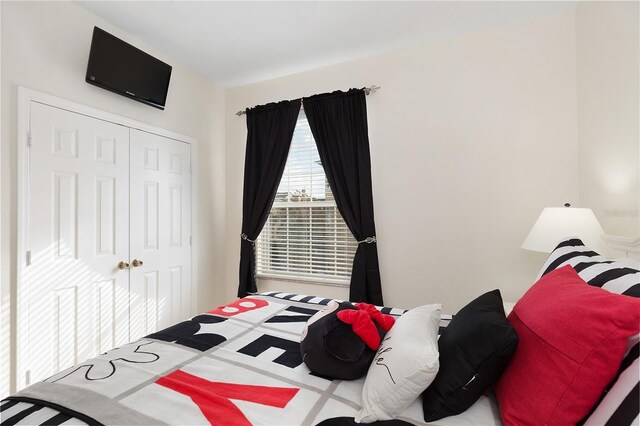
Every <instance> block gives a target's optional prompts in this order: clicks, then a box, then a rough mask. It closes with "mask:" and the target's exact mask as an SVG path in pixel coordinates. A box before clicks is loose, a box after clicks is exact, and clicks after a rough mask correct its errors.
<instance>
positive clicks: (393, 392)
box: [355, 304, 442, 423]
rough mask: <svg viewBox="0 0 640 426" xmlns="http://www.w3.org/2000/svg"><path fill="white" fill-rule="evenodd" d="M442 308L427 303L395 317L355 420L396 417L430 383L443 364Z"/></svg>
mask: <svg viewBox="0 0 640 426" xmlns="http://www.w3.org/2000/svg"><path fill="white" fill-rule="evenodd" d="M440 309H442V305H440V304H437V305H424V306H420V307H418V308H414V309H411V310H410V311H408V312H407V313H405V314H404V315H402V316H401V317H400V318H398V319H397V320H396V323H395V324H394V325H393V327H392V328H391V330H389V332H388V333H387V335H386V336H385V338H384V339H383V340H382V343H381V344H380V348H379V349H378V353H376V357H375V358H374V359H373V362H372V363H371V366H370V367H369V372H368V373H367V378H366V380H365V382H364V390H363V392H362V408H361V409H360V411H359V412H358V414H357V415H356V417H355V420H356V422H358V423H371V422H374V421H376V420H390V419H393V418H395V417H397V416H398V415H399V414H400V413H401V412H402V411H404V409H405V408H407V407H408V406H409V405H410V404H411V403H412V402H413V401H414V400H415V399H416V398H418V396H420V394H421V393H422V392H423V391H424V390H425V389H426V388H427V387H428V386H429V385H430V384H431V382H432V381H433V379H434V378H435V377H436V374H437V373H438V368H439V367H440V363H439V362H438V327H439V326H440Z"/></svg>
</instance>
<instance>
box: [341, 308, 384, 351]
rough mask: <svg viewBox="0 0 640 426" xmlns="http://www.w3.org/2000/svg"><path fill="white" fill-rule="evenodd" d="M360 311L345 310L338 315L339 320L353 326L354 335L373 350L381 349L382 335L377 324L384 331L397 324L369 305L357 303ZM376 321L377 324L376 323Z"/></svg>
mask: <svg viewBox="0 0 640 426" xmlns="http://www.w3.org/2000/svg"><path fill="white" fill-rule="evenodd" d="M355 306H356V308H358V309H345V310H342V311H340V312H338V313H337V316H338V319H339V320H340V321H342V322H343V323H345V324H348V325H350V326H351V329H352V330H353V332H354V333H356V334H357V335H358V337H360V338H361V339H362V341H363V342H364V343H365V344H366V345H367V346H368V347H369V348H371V349H372V350H374V351H375V350H378V348H379V347H380V335H379V334H378V329H377V328H376V325H375V323H377V324H378V325H379V326H380V328H382V329H383V330H384V331H389V330H390V329H391V327H392V326H393V324H394V323H395V321H396V320H395V318H394V317H392V316H391V315H385V314H382V313H381V312H380V311H379V310H377V309H376V307H375V306H373V305H370V304H368V303H356V305H355ZM374 321H375V323H374Z"/></svg>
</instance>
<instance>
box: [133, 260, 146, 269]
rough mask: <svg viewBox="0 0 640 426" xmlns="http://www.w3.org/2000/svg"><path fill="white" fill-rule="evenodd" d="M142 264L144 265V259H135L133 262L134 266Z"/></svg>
mask: <svg viewBox="0 0 640 426" xmlns="http://www.w3.org/2000/svg"><path fill="white" fill-rule="evenodd" d="M142 265H144V262H143V261H142V260H138V259H133V262H131V266H133V267H134V268H137V267H138V266H142Z"/></svg>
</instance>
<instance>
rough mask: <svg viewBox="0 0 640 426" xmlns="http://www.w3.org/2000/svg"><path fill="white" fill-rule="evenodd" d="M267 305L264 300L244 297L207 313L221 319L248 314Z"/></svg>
mask: <svg viewBox="0 0 640 426" xmlns="http://www.w3.org/2000/svg"><path fill="white" fill-rule="evenodd" d="M268 305H269V302H267V301H266V300H262V299H252V298H250V297H245V298H244V299H238V300H236V301H235V302H232V303H229V304H228V305H224V306H218V307H217V308H216V309H214V310H212V311H209V312H207V313H208V314H214V315H220V316H222V317H232V316H234V315H238V314H241V313H243V312H249V311H253V310H255V309H260V308H264V307H265V306H268Z"/></svg>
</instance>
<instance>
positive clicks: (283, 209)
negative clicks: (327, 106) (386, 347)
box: [256, 110, 358, 284]
mask: <svg viewBox="0 0 640 426" xmlns="http://www.w3.org/2000/svg"><path fill="white" fill-rule="evenodd" d="M357 247H358V243H357V242H356V240H355V239H354V238H353V235H352V234H351V231H349V228H348V227H347V225H346V223H345V222H344V219H342V216H341V215H340V212H339V211H338V208H337V207H336V202H335V199H334V198H333V194H332V193H331V188H330V187H329V182H328V181H327V177H326V175H325V174H324V169H323V168H322V164H321V162H320V156H319V155H318V148H317V147H316V143H315V140H314V139H313V135H312V134H311V129H310V128H309V122H308V121H307V118H306V116H305V115H304V110H301V111H300V115H299V117H298V122H297V123H296V129H295V131H294V133H293V140H292V141H291V148H290V149H289V156H288V158H287V164H286V166H285V169H284V174H283V175H282V180H281V181H280V186H279V187H278V191H277V194H276V198H275V201H274V203H273V206H272V207H271V212H270V213H269V218H268V219H267V223H266V224H265V226H264V229H263V230H262V232H261V233H260V236H259V237H258V240H257V245H256V257H257V273H258V276H262V277H270V278H292V279H293V278H295V279H301V280H307V281H315V282H328V283H337V284H349V280H350V277H351V268H352V266H353V256H354V255H355V252H356V248H357Z"/></svg>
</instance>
